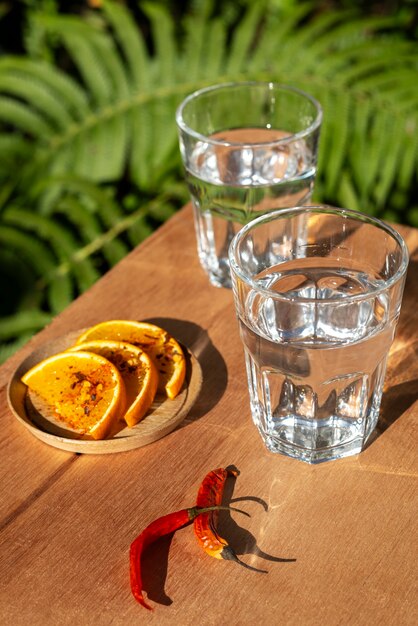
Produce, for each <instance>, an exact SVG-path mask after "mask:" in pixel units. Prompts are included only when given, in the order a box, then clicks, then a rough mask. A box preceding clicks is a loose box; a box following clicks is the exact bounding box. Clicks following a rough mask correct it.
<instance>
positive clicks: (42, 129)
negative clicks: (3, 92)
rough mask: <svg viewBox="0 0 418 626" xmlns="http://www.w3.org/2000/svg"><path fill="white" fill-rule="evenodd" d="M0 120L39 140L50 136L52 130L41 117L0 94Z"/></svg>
mask: <svg viewBox="0 0 418 626" xmlns="http://www.w3.org/2000/svg"><path fill="white" fill-rule="evenodd" d="M0 120H1V121H3V122H6V123H10V124H13V125H14V126H15V127H17V128H19V129H20V130H22V131H23V132H28V133H30V134H31V135H33V136H34V137H36V138H38V139H40V140H43V139H44V138H45V137H50V136H51V135H52V134H53V132H54V128H53V126H52V125H51V124H50V123H47V122H46V121H45V119H44V118H43V117H41V116H40V115H38V114H37V113H35V112H34V111H31V110H30V109H29V108H28V107H27V106H25V105H24V104H22V103H20V102H18V101H17V100H14V99H13V98H6V97H4V96H3V97H2V96H0Z"/></svg>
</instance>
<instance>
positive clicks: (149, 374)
mask: <svg viewBox="0 0 418 626" xmlns="http://www.w3.org/2000/svg"><path fill="white" fill-rule="evenodd" d="M69 350H70V351H78V350H83V351H86V352H94V353H95V354H101V355H102V356H104V357H105V358H106V359H107V360H108V361H110V362H111V363H113V365H114V366H115V367H117V369H118V370H119V373H120V375H121V376H122V380H123V382H124V385H125V389H126V400H127V403H126V406H127V407H128V408H127V410H126V413H125V414H124V415H121V417H122V418H123V419H124V420H125V422H126V423H127V424H128V426H135V424H137V423H138V422H139V421H140V420H141V419H142V418H143V417H144V415H145V414H146V412H147V411H148V409H149V408H150V406H151V404H152V402H153V400H154V397H155V394H156V393H157V387H158V372H157V368H156V367H155V365H154V363H153V362H152V360H151V358H150V357H149V356H148V355H147V354H146V353H145V352H143V350H141V348H138V346H134V345H133V344H130V343H126V342H125V341H110V340H106V339H97V340H95V341H86V342H83V343H80V344H77V345H76V346H73V347H72V348H70V349H69Z"/></svg>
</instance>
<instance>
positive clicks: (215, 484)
mask: <svg viewBox="0 0 418 626" xmlns="http://www.w3.org/2000/svg"><path fill="white" fill-rule="evenodd" d="M238 474H239V472H238V471H237V470H235V469H231V468H227V469H224V468H222V467H220V468H218V469H216V470H212V471H211V472H209V474H207V475H206V476H205V478H204V479H203V481H202V483H201V485H200V488H199V492H198V494H197V500H196V506H197V507H199V508H201V509H209V510H208V511H207V512H206V513H202V515H199V516H198V517H196V518H195V520H194V522H193V524H194V532H195V535H196V537H197V541H198V543H199V545H200V546H201V547H202V548H203V550H204V551H205V552H206V553H207V554H209V556H213V557H214V558H215V559H227V560H229V561H235V562H236V563H239V564H240V565H242V566H243V567H246V568H248V569H252V570H255V571H258V572H263V573H266V572H265V570H259V569H257V568H255V567H252V566H251V565H247V563H244V562H243V561H240V560H239V558H238V557H237V555H236V554H235V551H234V550H233V549H232V548H231V546H230V545H228V542H227V541H226V540H225V539H223V538H222V537H220V536H219V534H218V532H217V529H216V525H217V521H218V515H219V509H220V508H222V507H220V504H221V502H222V496H223V492H224V487H225V483H226V480H227V478H228V476H234V477H237V476H238ZM211 507H216V508H213V509H212V510H210V508H211ZM218 507H219V508H218Z"/></svg>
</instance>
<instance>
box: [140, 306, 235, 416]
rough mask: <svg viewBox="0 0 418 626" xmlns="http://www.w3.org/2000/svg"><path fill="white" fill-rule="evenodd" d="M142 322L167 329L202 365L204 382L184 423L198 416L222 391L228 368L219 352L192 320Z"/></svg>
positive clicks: (213, 404) (209, 407)
mask: <svg viewBox="0 0 418 626" xmlns="http://www.w3.org/2000/svg"><path fill="white" fill-rule="evenodd" d="M145 321H147V322H150V323H152V324H157V325H158V326H161V328H164V329H165V330H167V331H168V332H169V333H170V334H171V335H173V337H175V338H176V339H177V341H179V342H180V343H181V344H183V345H185V346H186V347H187V348H188V349H189V350H190V351H191V352H192V353H193V354H194V356H195V357H196V358H197V359H198V361H199V363H200V367H201V368H202V376H203V385H202V389H201V391H200V394H199V397H198V398H197V400H196V402H195V404H194V405H193V407H192V409H191V411H190V413H189V415H188V416H187V422H190V421H194V420H197V419H199V418H200V417H202V416H203V415H205V414H206V413H208V412H209V411H210V410H211V409H212V408H213V407H214V406H215V405H216V404H217V403H218V402H219V400H220V399H221V398H222V396H223V394H224V392H225V389H226V386H227V382H228V371H227V368H226V363H225V361H224V359H223V357H222V355H221V353H220V352H219V350H217V349H216V348H215V346H214V345H213V343H212V342H211V340H210V338H209V335H208V333H207V332H206V331H205V330H203V328H202V327H201V326H199V325H198V324H195V323H194V322H188V321H187V320H180V319H174V318H169V317H155V318H151V319H147V320H145ZM187 422H185V423H183V424H180V426H179V428H181V427H182V426H183V425H187Z"/></svg>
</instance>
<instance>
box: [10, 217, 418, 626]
mask: <svg viewBox="0 0 418 626" xmlns="http://www.w3.org/2000/svg"><path fill="white" fill-rule="evenodd" d="M399 230H401V231H402V233H403V234H404V235H405V237H406V241H407V243H408V246H409V249H410V251H411V263H410V268H409V273H408V278H407V283H406V289H405V295H404V302H403V307H402V313H401V318H400V323H399V327H398V332H397V335H396V339H395V342H394V344H393V347H392V350H391V354H390V360H389V366H388V374H387V379H386V386H385V396H384V401H383V405H382V411H381V419H380V420H379V428H378V430H377V432H376V434H375V437H374V439H373V441H372V442H371V443H370V445H369V446H368V448H367V449H366V450H365V451H364V452H362V453H361V454H360V455H358V456H355V457H351V458H348V459H342V460H340V461H335V462H332V463H325V464H321V465H319V466H310V465H306V464H304V463H300V462H298V461H295V460H292V459H288V458H286V457H283V456H280V455H274V454H272V453H270V452H268V451H266V450H265V448H264V446H263V444H262V442H261V440H260V438H259V436H258V433H257V431H256V429H255V427H254V426H253V424H252V421H251V418H250V410H249V401H248V393H247V388H246V377H245V372H244V358H243V352H242V346H241V343H240V339H239V333H238V327H237V322H236V319H235V313H234V307H233V303H232V294H231V292H230V291H228V290H223V289H216V288H214V287H211V286H210V285H209V284H208V281H207V278H206V276H205V275H204V273H203V271H202V270H201V269H200V266H199V264H198V260H197V254H196V248H195V235H194V229H193V223H192V216H191V211H190V207H187V208H186V209H184V210H182V211H181V212H179V213H178V214H177V215H176V216H175V217H174V218H172V219H171V220H170V221H169V222H168V223H167V224H165V225H164V226H163V227H162V228H161V229H160V230H159V231H157V232H156V233H155V234H154V235H152V236H151V237H150V238H149V239H148V240H146V241H145V242H144V243H143V244H142V245H141V246H139V247H138V248H137V249H136V250H135V251H133V252H132V253H131V254H130V255H129V256H128V257H127V258H126V259H124V260H123V261H122V262H121V263H119V264H118V265H117V266H116V267H115V268H113V269H112V270H111V271H110V272H109V273H108V274H106V276H104V277H103V278H102V279H101V280H100V281H99V282H98V283H97V284H96V285H94V286H93V287H92V289H90V290H89V291H88V292H86V293H85V294H84V295H83V296H81V297H80V298H79V299H78V300H76V301H75V302H74V303H73V304H72V305H71V306H70V307H68V309H66V310H65V311H64V312H63V313H62V314H60V315H59V316H58V317H57V318H56V319H55V320H54V321H53V323H52V324H51V325H50V326H49V327H48V328H46V329H45V330H44V331H43V332H42V333H39V335H37V336H36V337H35V338H34V339H33V340H32V341H31V342H30V344H29V345H27V346H25V347H24V348H23V349H22V350H20V352H19V353H18V354H17V355H15V356H14V357H12V358H11V359H9V361H8V362H7V363H5V364H4V365H3V366H2V367H1V368H0V419H1V425H2V428H1V429H0V445H1V455H0V469H1V472H0V479H1V485H2V497H1V499H0V528H1V534H0V554H1V559H0V572H1V576H0V623H1V624H5V625H9V624H10V625H12V624H13V625H15V624H16V625H18V626H19V625H26V624H28V625H29V624H30V625H37V624H39V625H41V624H42V625H44V624H48V625H49V624H51V625H56V624H64V625H66V624H74V623H75V622H77V623H80V624H88V625H89V624H95V625H108V624H113V625H119V624H121V625H124V626H125V625H130V624H138V623H149V624H153V623H155V624H158V625H159V626H163V625H165V624H167V625H168V624H169V625H170V626H171V625H172V624H181V625H182V626H189V625H190V626H191V625H193V626H194V625H195V624H196V623H199V624H202V625H204V626H205V625H208V626H211V625H216V626H218V625H223V624H226V623H227V624H231V626H235V625H236V626H246V625H248V626H250V625H251V626H252V625H253V624H256V623H258V622H260V623H263V624H269V625H270V624H285V625H293V624H294V625H295V626H296V625H298V626H299V625H303V626H304V625H315V624H318V625H319V624H321V625H322V624H326V625H327V626H334V625H335V626H337V625H339V626H341V625H346V624H347V625H356V626H357V625H360V626H363V625H364V626H370V625H372V626H373V625H375V624H376V625H379V626H380V625H381V624H385V625H386V624H387V625H394V626H395V625H396V626H398V625H402V626H403V625H409V624H411V625H412V624H414V625H415V624H416V623H417V619H418V614H417V604H416V588H417V565H416V548H417V540H416V493H417V489H416V486H417V456H416V435H417V416H418V403H417V395H418V359H417V353H418V339H417V318H418V307H417V302H418V298H417V296H418V231H416V230H413V229H401V228H400V229H399ZM173 268H175V270H174V269H173ZM116 318H130V319H141V320H150V321H153V322H155V323H157V324H159V325H161V326H164V328H167V330H168V331H169V332H171V333H172V334H173V335H174V336H176V337H177V338H178V339H179V340H180V341H181V342H182V343H183V344H184V345H187V346H188V348H189V349H190V350H191V352H192V353H193V354H194V355H195V356H196V358H197V359H198V360H199V363H200V364H201V368H202V376H203V385H202V389H201V392H200V394H199V397H198V398H197V401H196V402H195V404H194V405H193V406H192V407H191V410H190V412H189V413H188V415H187V416H186V418H185V419H184V420H183V421H182V422H181V424H180V425H179V426H178V427H177V428H176V429H175V430H174V431H172V432H171V433H170V434H168V435H167V436H166V437H164V438H162V439H160V440H158V441H156V442H155V443H152V444H151V445H149V446H145V447H142V448H138V449H136V450H131V451H127V452H123V453H120V454H112V455H79V454H74V453H71V452H66V451H62V450H58V449H55V448H53V447H51V446H46V445H44V444H43V443H42V442H41V441H38V440H37V439H36V438H34V437H33V436H32V435H31V434H30V433H29V432H28V431H27V430H26V429H25V428H22V426H21V424H19V423H18V421H17V420H16V419H15V417H14V415H13V414H12V412H11V411H10V409H9V408H8V406H7V393H6V390H7V384H8V382H9V380H10V377H11V376H12V374H13V372H14V371H15V370H16V368H17V367H18V365H19V364H20V363H21V362H22V361H23V360H24V359H25V358H26V357H27V356H28V355H29V354H30V353H31V352H32V351H33V350H36V349H37V348H38V347H39V346H41V345H42V344H44V343H45V342H49V341H53V340H56V339H57V338H59V337H60V336H62V335H64V334H65V333H68V332H70V331H72V330H73V329H75V328H81V327H85V326H89V325H91V324H93V323H96V322H99V321H101V320H104V319H116ZM229 464H234V465H236V466H237V467H238V469H239V470H240V475H239V477H238V478H237V480H236V481H235V483H231V484H230V485H229V486H228V489H227V491H226V501H229V500H232V501H235V502H236V503H237V504H238V505H239V506H240V507H241V508H245V510H247V511H248V512H249V513H250V514H251V518H246V517H244V516H240V515H239V514H238V513H232V514H231V515H228V514H225V515H222V516H221V517H220V523H221V524H222V526H221V528H222V534H223V536H225V537H226V538H227V539H228V540H229V542H230V543H231V544H232V545H233V547H234V548H235V549H236V551H237V552H238V554H240V555H241V558H242V560H244V561H246V562H247V563H250V564H252V565H255V566H256V567H262V568H263V569H267V570H268V574H265V575H264V574H257V573H255V572H250V571H248V570H245V569H244V568H240V567H239V566H237V565H236V564H234V563H232V562H228V561H217V560H215V559H211V558H210V557H208V556H206V555H205V554H204V553H203V552H202V551H201V549H200V548H199V546H198V545H197V544H196V542H195V541H194V538H193V532H192V529H191V528H187V527H186V528H184V529H182V530H181V531H179V532H177V533H176V534H175V535H174V536H173V537H169V538H167V539H166V540H165V541H162V542H159V543H158V544H156V545H155V549H153V550H151V551H150V552H149V553H148V555H147V556H146V558H145V559H144V563H143V565H144V586H145V591H146V593H147V595H148V598H149V601H150V602H151V603H152V604H153V605H154V606H155V610H154V611H153V612H152V613H150V612H146V611H145V610H144V609H143V608H142V607H140V606H139V605H137V604H136V603H135V601H134V599H133V598H132V597H131V595H130V590H129V576H128V550H129V545H130V542H131V541H132V540H133V539H134V537H135V536H136V535H137V534H138V533H139V532H140V531H141V530H142V528H144V527H145V526H146V525H147V524H148V523H149V522H150V521H151V520H152V519H154V518H155V517H158V516H160V515H162V514H164V513H167V512H169V511H171V510H176V509H180V508H183V507H185V506H191V505H193V504H194V501H195V498H196V494H197V489H198V487H199V484H200V481H201V479H202V478H203V476H204V475H205V474H206V472H207V471H209V470H210V469H213V468H215V467H219V466H225V465H229ZM266 508H267V510H266ZM286 558H291V559H296V561H295V562H282V561H280V559H286Z"/></svg>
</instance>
